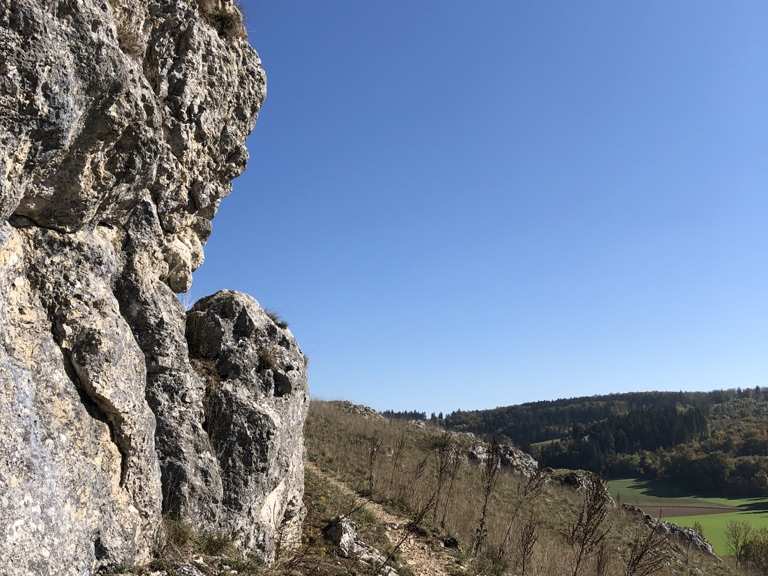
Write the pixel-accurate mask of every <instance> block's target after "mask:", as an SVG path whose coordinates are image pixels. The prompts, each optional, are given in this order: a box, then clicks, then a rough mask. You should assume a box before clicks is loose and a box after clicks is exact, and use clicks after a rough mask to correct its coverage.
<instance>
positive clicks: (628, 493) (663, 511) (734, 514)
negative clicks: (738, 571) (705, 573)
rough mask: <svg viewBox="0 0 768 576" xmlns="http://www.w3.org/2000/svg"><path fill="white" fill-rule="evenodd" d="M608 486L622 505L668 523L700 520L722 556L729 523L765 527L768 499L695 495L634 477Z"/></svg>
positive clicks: (706, 534) (683, 524)
mask: <svg viewBox="0 0 768 576" xmlns="http://www.w3.org/2000/svg"><path fill="white" fill-rule="evenodd" d="M608 489H609V490H610V491H611V494H612V495H613V497H614V498H615V499H616V500H617V501H619V502H621V503H622V504H632V505H635V506H638V507H640V508H642V509H643V511H644V512H646V513H647V514H650V515H652V516H656V517H662V518H664V520H666V521H668V522H673V523H675V524H678V525H680V526H688V527H693V525H694V524H695V523H699V524H700V525H701V527H702V529H703V530H704V536H705V537H706V538H707V539H708V540H709V541H710V542H711V543H712V545H713V546H714V547H715V551H716V552H717V553H718V554H719V555H721V556H723V555H727V554H728V547H727V545H726V542H725V528H726V526H727V525H728V523H729V522H734V521H738V522H748V523H750V524H752V526H754V527H755V528H762V527H765V528H768V498H722V497H716V496H715V497H710V496H698V495H695V494H690V493H686V492H685V491H684V490H681V489H680V488H679V487H677V486H674V485H671V484H668V483H664V482H660V481H648V480H642V479H637V478H626V479H621V480H610V481H608Z"/></svg>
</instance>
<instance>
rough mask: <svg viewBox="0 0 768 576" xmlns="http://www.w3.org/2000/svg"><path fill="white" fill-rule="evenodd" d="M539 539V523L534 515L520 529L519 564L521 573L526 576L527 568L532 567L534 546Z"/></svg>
mask: <svg viewBox="0 0 768 576" xmlns="http://www.w3.org/2000/svg"><path fill="white" fill-rule="evenodd" d="M538 540H539V530H538V524H537V523H536V520H535V518H534V517H533V516H531V517H530V518H528V521H527V522H526V523H525V524H523V527H522V529H521V530H520V540H519V542H518V549H519V558H520V561H519V565H520V574H521V576H525V575H526V574H527V570H528V569H529V568H530V565H531V559H532V558H533V548H534V547H535V546H536V542H538Z"/></svg>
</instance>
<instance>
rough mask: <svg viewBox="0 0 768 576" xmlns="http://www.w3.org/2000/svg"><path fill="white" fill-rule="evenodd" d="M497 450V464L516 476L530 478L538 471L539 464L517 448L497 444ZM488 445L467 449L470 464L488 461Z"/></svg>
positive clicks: (478, 445) (478, 444)
mask: <svg viewBox="0 0 768 576" xmlns="http://www.w3.org/2000/svg"><path fill="white" fill-rule="evenodd" d="M496 449H497V450H498V458H499V464H500V465H501V466H502V467H504V468H506V469H508V470H511V471H513V472H515V473H517V474H520V475H522V476H525V477H531V476H533V475H534V474H536V471H537V470H538V469H539V463H538V462H537V461H536V459H535V458H534V457H533V456H531V455H530V454H528V453H527V452H523V451H522V450H520V448H518V447H517V446H513V445H511V444H504V443H501V444H499V445H498V446H497V447H496ZM488 451H489V448H488V444H485V443H482V442H481V443H477V444H473V445H472V446H470V447H469V448H468V449H467V458H468V459H469V461H470V462H485V461H486V460H487V459H488Z"/></svg>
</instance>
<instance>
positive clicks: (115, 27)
mask: <svg viewBox="0 0 768 576" xmlns="http://www.w3.org/2000/svg"><path fill="white" fill-rule="evenodd" d="M265 93H266V80H265V74H264V71H263V69H262V67H261V62H260V60H259V57H258V55H257V54H256V52H255V51H254V50H253V49H252V48H251V47H250V45H249V43H248V41H247V38H246V35H245V31H244V28H243V20H242V16H241V14H240V12H239V10H238V8H237V7H236V6H235V5H234V3H233V0H199V1H198V0H139V1H135V2H134V1H131V2H128V1H126V0H106V1H104V2H97V1H96V0H82V1H80V2H63V1H53V2H44V1H43V0H0V322H2V330H1V331H0V383H1V384H2V386H0V409H1V410H2V413H3V418H2V420H0V572H2V573H3V574H8V575H9V576H17V575H19V576H20V575H27V574H41V575H49V576H51V575H65V574H66V575H69V574H73V575H74V574H77V575H82V574H92V573H94V572H95V571H96V570H98V569H100V568H103V567H110V566H117V565H120V564H134V563H141V562H145V561H147V560H149V559H150V558H151V555H152V551H153V549H154V547H155V545H156V543H157V541H158V539H160V538H162V518H163V515H168V516H171V517H174V518H178V519H181V520H183V521H187V522H190V523H193V524H194V525H195V526H196V527H198V528H199V529H202V530H211V531H221V532H225V533H227V534H228V535H230V536H231V537H233V538H234V539H235V540H236V541H237V543H238V544H239V545H240V546H241V549H242V550H243V551H249V552H253V553H255V554H258V555H259V556H261V557H262V558H263V559H264V560H266V561H269V560H271V558H272V557H273V555H274V551H275V547H276V546H277V544H278V542H279V543H280V544H283V545H290V543H291V542H295V540H296V538H297V535H298V528H297V526H298V524H299V523H300V521H301V517H302V504H301V500H302V492H303V477H302V461H301V456H302V436H301V429H302V424H303V419H304V415H305V410H306V397H307V391H306V369H305V366H304V357H303V355H302V354H301V351H300V350H299V348H298V346H297V345H296V343H295V341H294V340H293V337H292V336H291V334H290V332H289V331H288V330H286V329H283V328H280V327H279V326H277V325H275V324H274V323H273V322H272V321H271V320H270V319H269V317H268V316H267V315H266V313H265V312H264V311H263V310H262V309H261V308H260V307H259V305H258V304H257V303H256V302H255V301H254V300H252V299H250V298H249V297H246V296H244V295H241V294H238V293H234V292H222V293H218V294H216V295H214V296H212V297H210V298H208V299H205V300H203V301H201V302H200V303H198V304H197V305H196V306H195V307H194V308H193V310H192V311H190V312H189V314H187V311H185V310H184V308H183V307H182V306H181V304H180V303H179V301H178V299H177V297H176V294H177V293H179V292H184V291H187V290H188V289H189V286H190V283H191V279H192V272H193V271H194V270H195V269H196V268H197V267H199V266H200V265H201V264H202V262H203V245H204V243H205V241H206V240H207V238H208V237H209V235H210V233H211V229H212V219H213V217H214V215H215V213H216V210H217V208H218V206H219V203H220V201H221V199H222V198H223V197H225V196H226V195H227V194H228V193H229V191H230V189H231V181H232V179H233V178H234V177H235V176H237V175H238V174H240V173H241V171H242V170H243V169H244V167H245V162H246V159H247V150H246V148H245V138H246V136H247V135H248V133H249V132H250V131H251V130H252V128H253V126H254V123H255V120H256V116H257V114H258V112H259V109H260V107H261V104H262V102H263V100H264V97H265ZM232 310H236V311H237V314H236V316H234V317H231V315H229V314H230V312H231V311H232ZM190 351H191V353H190Z"/></svg>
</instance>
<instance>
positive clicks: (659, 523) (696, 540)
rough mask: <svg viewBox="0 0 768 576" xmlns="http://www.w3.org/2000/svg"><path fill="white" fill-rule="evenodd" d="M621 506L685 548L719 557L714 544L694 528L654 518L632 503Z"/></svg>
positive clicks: (632, 515) (633, 516)
mask: <svg viewBox="0 0 768 576" xmlns="http://www.w3.org/2000/svg"><path fill="white" fill-rule="evenodd" d="M621 508H622V510H624V512H625V513H626V514H628V515H629V516H631V517H632V518H634V519H635V520H636V521H638V522H642V523H644V524H645V525H646V526H648V527H649V528H651V529H652V530H655V531H657V532H659V533H660V534H664V535H665V536H667V537H668V538H669V539H670V540H672V541H674V542H676V543H677V544H679V545H680V546H682V547H683V548H693V549H694V550H698V551H699V552H701V553H702V554H706V555H707V556H711V557H714V558H717V556H716V555H715V549H714V548H713V547H712V544H710V543H709V542H708V541H707V539H706V538H705V537H704V536H703V535H702V534H699V533H698V532H697V531H696V530H694V529H693V528H686V527H683V526H678V525H677V524H672V523H671V522H666V521H664V520H662V519H660V518H654V517H653V516H651V515H650V514H646V513H645V512H643V510H642V509H640V508H638V507H637V506H633V505H631V504H622V506H621Z"/></svg>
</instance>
